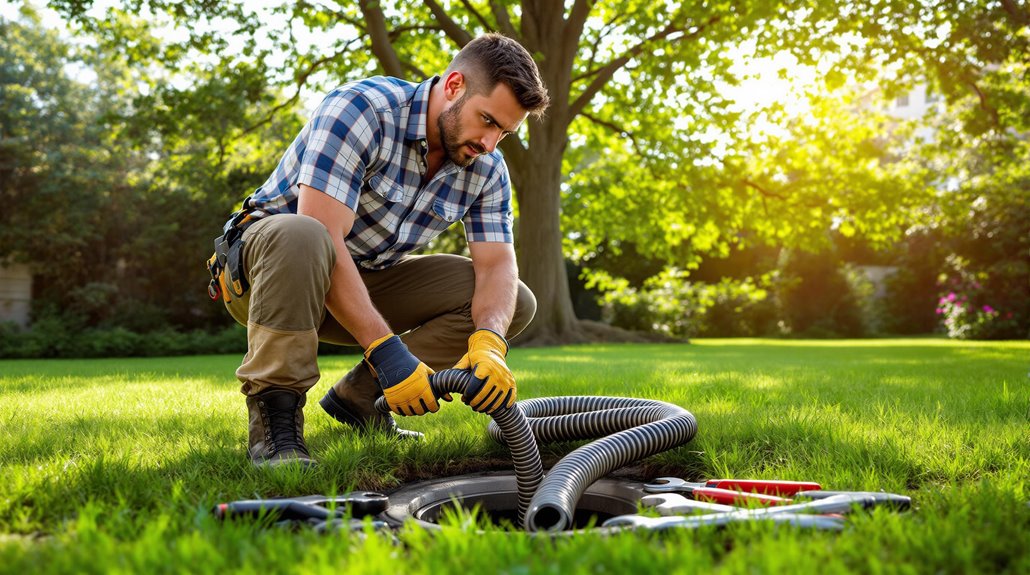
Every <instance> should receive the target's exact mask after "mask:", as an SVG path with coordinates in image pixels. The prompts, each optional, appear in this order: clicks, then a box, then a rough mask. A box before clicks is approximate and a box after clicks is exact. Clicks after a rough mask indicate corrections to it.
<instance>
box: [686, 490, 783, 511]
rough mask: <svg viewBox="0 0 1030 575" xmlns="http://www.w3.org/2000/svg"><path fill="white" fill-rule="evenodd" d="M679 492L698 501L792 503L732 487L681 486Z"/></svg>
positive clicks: (729, 503) (763, 503) (744, 503)
mask: <svg viewBox="0 0 1030 575" xmlns="http://www.w3.org/2000/svg"><path fill="white" fill-rule="evenodd" d="M678 493H686V494H687V495H689V496H690V497H692V498H694V499H696V500H698V501H711V502H713V503H723V504H726V505H737V506H741V505H747V504H748V502H749V501H751V502H755V503H759V504H761V505H765V506H769V505H783V504H785V503H790V499H786V498H784V497H777V496H776V495H766V494H764V493H746V492H744V491H733V490H731V489H720V488H718V487H690V486H682V487H680V489H679V491H678Z"/></svg>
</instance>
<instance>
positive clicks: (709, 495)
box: [644, 477, 819, 505]
mask: <svg viewBox="0 0 1030 575" xmlns="http://www.w3.org/2000/svg"><path fill="white" fill-rule="evenodd" d="M722 485H734V486H745V485H746V486H747V487H749V488H750V489H751V491H755V492H749V491H743V490H736V488H734V489H728V488H723V487H722ZM802 485H803V486H802ZM813 486H814V489H819V484H817V483H804V484H800V483H797V482H792V481H758V480H744V479H713V480H711V481H708V482H705V483H691V482H689V481H684V480H682V479H680V478H678V477H659V478H658V479H656V480H655V481H654V483H648V484H646V485H644V491H646V492H648V493H683V494H687V495H689V496H690V497H691V498H693V499H696V500H699V501H711V502H714V503H724V504H727V505H746V504H747V503H749V502H750V503H758V504H761V505H782V504H784V503H789V502H790V499H787V498H785V497H779V496H777V495H769V494H768V493H771V492H780V493H782V492H784V491H790V490H792V489H793V492H797V491H801V490H803V489H813Z"/></svg>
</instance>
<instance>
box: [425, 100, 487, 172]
mask: <svg viewBox="0 0 1030 575" xmlns="http://www.w3.org/2000/svg"><path fill="white" fill-rule="evenodd" d="M465 97H466V96H462V97H461V98H460V99H459V100H458V101H457V102H455V103H454V105H453V106H451V107H450V109H448V110H447V111H445V112H442V113H441V114H440V115H439V116H437V118H436V127H437V129H439V130H440V140H441V141H442V142H443V149H444V151H445V152H446V153H447V157H448V158H449V159H450V160H451V161H452V162H454V163H455V164H457V165H458V166H461V167H462V168H467V167H468V166H470V165H472V162H474V161H475V160H476V157H475V156H469V155H467V152H466V151H465V150H463V148H464V147H465V146H471V147H472V149H474V150H476V151H477V152H479V153H483V152H484V151H485V150H483V148H482V147H481V146H480V145H479V144H477V143H476V142H471V141H468V142H460V141H458V136H459V134H460V133H461V118H460V116H461V109H462V107H464V106H465Z"/></svg>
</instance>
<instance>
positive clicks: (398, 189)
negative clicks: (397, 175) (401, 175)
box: [366, 173, 415, 204]
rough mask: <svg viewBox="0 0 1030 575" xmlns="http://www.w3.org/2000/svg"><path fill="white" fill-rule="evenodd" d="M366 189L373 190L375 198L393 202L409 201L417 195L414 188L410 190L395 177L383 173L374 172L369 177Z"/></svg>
mask: <svg viewBox="0 0 1030 575" xmlns="http://www.w3.org/2000/svg"><path fill="white" fill-rule="evenodd" d="M366 189H368V190H369V191H370V192H372V197H373V198H374V199H379V200H385V201H387V202H389V203H391V204H395V203H398V202H407V201H409V200H411V198H412V196H414V195H415V192H414V190H408V189H407V188H405V187H404V186H403V185H401V184H399V183H397V182H396V181H395V180H394V179H393V178H390V177H387V176H386V175H384V174H382V173H379V174H373V175H372V177H371V178H369V179H368V183H367V184H366Z"/></svg>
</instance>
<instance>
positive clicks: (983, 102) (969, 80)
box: [962, 71, 1001, 129]
mask: <svg viewBox="0 0 1030 575" xmlns="http://www.w3.org/2000/svg"><path fill="white" fill-rule="evenodd" d="M962 81H963V82H964V83H965V84H966V85H968V86H969V87H970V88H972V89H973V92H974V93H975V94H976V97H977V98H978V99H979V100H980V109H981V110H983V111H984V112H986V113H987V115H988V116H990V117H991V123H992V124H994V127H995V128H998V129H1001V116H999V115H998V110H996V109H995V108H994V106H992V105H991V104H990V102H988V101H987V94H985V93H984V91H983V90H981V89H980V86H979V85H977V83H976V78H975V77H973V75H972V74H971V73H969V72H968V71H967V72H963V73H962Z"/></svg>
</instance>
